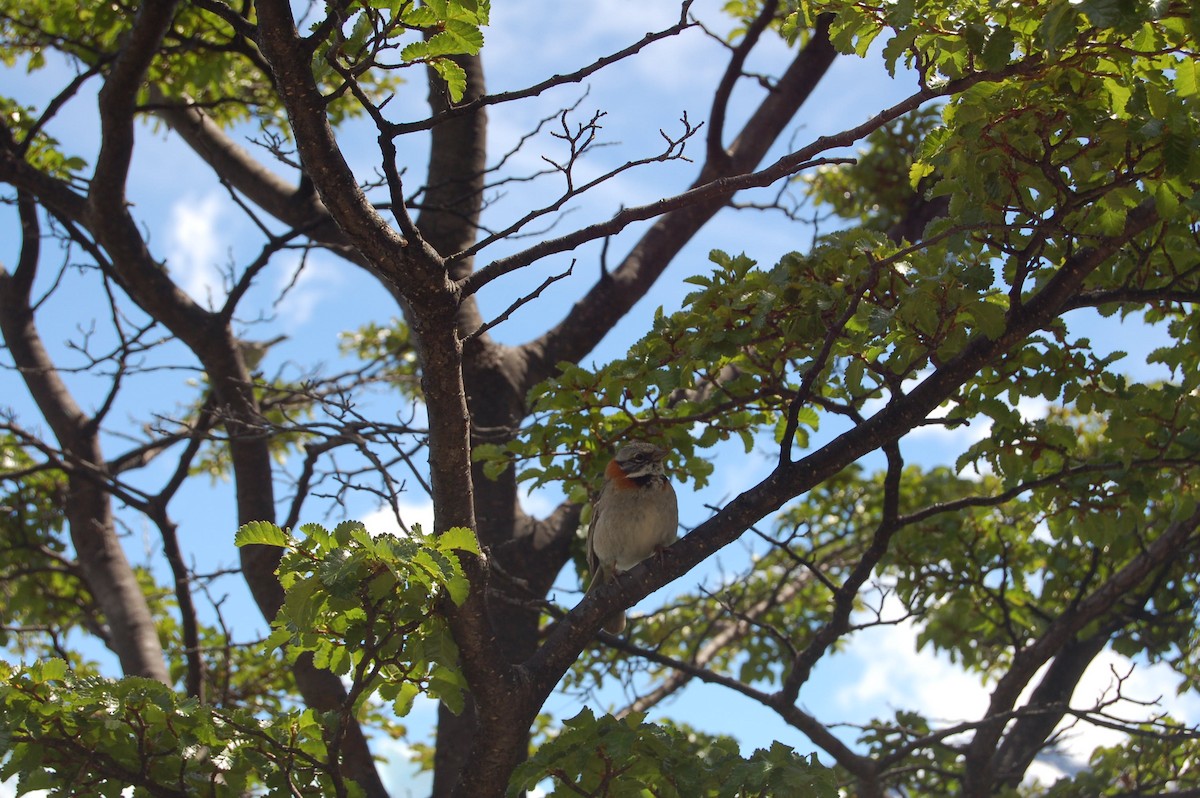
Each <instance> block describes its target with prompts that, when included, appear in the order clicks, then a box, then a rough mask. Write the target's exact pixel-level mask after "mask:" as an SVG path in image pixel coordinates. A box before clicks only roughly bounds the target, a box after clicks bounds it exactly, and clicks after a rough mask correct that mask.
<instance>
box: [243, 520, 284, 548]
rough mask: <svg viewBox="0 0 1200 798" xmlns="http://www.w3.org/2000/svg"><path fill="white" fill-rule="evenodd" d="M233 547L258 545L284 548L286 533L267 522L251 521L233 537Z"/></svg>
mask: <svg viewBox="0 0 1200 798" xmlns="http://www.w3.org/2000/svg"><path fill="white" fill-rule="evenodd" d="M233 542H234V545H236V546H248V545H251V544H259V545H263V546H279V547H286V546H287V545H288V540H287V533H286V532H284V531H283V530H282V529H280V528H279V527H278V526H276V525H275V524H272V523H271V522H269V521H251V522H249V523H247V524H242V526H241V527H239V528H238V531H237V534H236V535H234V537H233Z"/></svg>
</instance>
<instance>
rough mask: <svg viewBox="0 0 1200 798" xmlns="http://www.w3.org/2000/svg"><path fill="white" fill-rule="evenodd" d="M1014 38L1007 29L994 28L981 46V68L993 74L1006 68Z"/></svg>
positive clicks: (1014, 41) (1010, 56)
mask: <svg viewBox="0 0 1200 798" xmlns="http://www.w3.org/2000/svg"><path fill="white" fill-rule="evenodd" d="M1015 43H1016V37H1015V36H1014V35H1013V32H1012V31H1011V30H1009V29H1008V28H996V30H994V31H993V32H992V35H991V36H989V37H988V40H987V44H985V45H984V46H983V56H982V58H983V66H984V67H985V68H986V69H989V70H991V71H993V72H995V71H998V70H1000V69H1003V68H1004V67H1006V66H1008V62H1009V60H1010V59H1011V58H1012V53H1013V45H1014V44H1015Z"/></svg>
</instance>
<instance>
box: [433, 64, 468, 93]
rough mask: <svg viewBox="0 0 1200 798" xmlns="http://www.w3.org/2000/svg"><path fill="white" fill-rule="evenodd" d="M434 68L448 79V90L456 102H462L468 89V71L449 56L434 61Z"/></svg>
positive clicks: (445, 79) (443, 78) (444, 78)
mask: <svg viewBox="0 0 1200 798" xmlns="http://www.w3.org/2000/svg"><path fill="white" fill-rule="evenodd" d="M433 68H434V69H435V70H437V73H438V74H439V75H441V76H442V80H444V81H446V91H447V93H449V95H450V99H451V100H453V101H454V102H461V101H462V98H463V95H464V94H465V93H466V91H467V73H466V72H465V71H464V70H463V68H462V67H460V66H459V65H458V64H456V63H454V62H453V61H451V60H450V59H448V58H439V59H437V60H436V61H434V62H433Z"/></svg>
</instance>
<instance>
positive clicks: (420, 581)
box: [236, 521, 479, 717]
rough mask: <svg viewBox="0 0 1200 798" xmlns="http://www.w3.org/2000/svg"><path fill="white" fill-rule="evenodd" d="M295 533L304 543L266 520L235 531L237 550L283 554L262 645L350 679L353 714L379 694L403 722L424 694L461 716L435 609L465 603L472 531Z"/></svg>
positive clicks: (448, 645)
mask: <svg viewBox="0 0 1200 798" xmlns="http://www.w3.org/2000/svg"><path fill="white" fill-rule="evenodd" d="M298 531H299V532H301V533H303V534H304V535H305V537H304V538H302V539H301V538H296V537H293V536H292V535H290V534H289V533H287V532H285V531H284V530H283V529H281V528H279V527H278V526H276V525H274V524H270V523H267V522H252V523H249V524H245V525H243V526H242V527H241V528H240V529H239V530H238V534H237V538H236V542H237V545H239V546H248V545H269V546H281V547H285V548H286V552H285V553H284V555H283V559H282V560H281V561H280V565H279V569H278V573H279V579H280V583H281V584H282V585H283V588H284V592H285V597H284V603H283V606H282V608H281V609H280V611H279V614H278V615H277V616H276V618H275V620H274V622H273V623H272V626H273V631H272V632H271V635H270V636H269V637H268V638H267V642H266V644H267V646H268V648H273V647H280V648H283V650H284V651H285V653H286V656H287V658H288V660H289V661H294V660H295V659H296V658H297V657H299V656H300V655H301V654H304V653H310V654H311V655H312V657H313V664H314V665H316V666H317V667H318V668H322V669H325V670H329V671H332V672H333V673H336V674H338V675H339V676H343V677H347V678H350V679H351V680H352V684H353V688H352V690H351V697H352V699H353V700H354V702H355V707H356V708H358V707H361V706H362V704H363V703H364V702H365V701H366V700H367V698H369V697H370V696H372V695H378V697H379V698H381V699H383V700H384V701H387V702H390V703H391V706H392V709H393V710H394V711H395V713H396V714H397V715H399V716H401V717H402V716H404V715H406V714H408V711H409V710H410V709H411V708H412V704H413V701H415V700H416V697H417V696H418V695H419V694H422V693H425V694H428V695H430V696H432V697H433V698H437V699H439V700H441V701H443V702H445V703H446V704H447V706H450V707H452V708H456V709H461V708H462V706H463V702H464V700H465V689H466V683H465V682H464V681H463V678H462V675H461V673H460V671H459V668H458V649H457V647H456V646H455V644H454V641H453V639H452V638H451V636H450V633H449V630H448V628H447V626H446V622H445V619H444V617H443V614H442V612H441V611H440V609H439V606H440V604H441V602H443V601H451V602H453V603H455V604H461V603H462V602H463V600H465V598H466V593H467V590H468V582H467V578H466V576H465V575H464V573H463V570H462V565H461V563H460V562H459V559H458V555H457V554H456V551H459V550H462V551H469V552H473V553H475V554H478V553H479V547H478V543H477V542H476V540H475V536H474V534H473V533H472V532H471V531H470V530H468V529H464V528H454V529H451V530H449V531H447V532H445V533H444V534H441V535H438V536H436V537H426V536H423V535H421V533H420V530H419V529H416V530H414V532H413V534H412V535H411V536H408V537H397V536H395V535H390V534H379V535H373V534H371V533H370V532H368V531H367V529H366V527H365V526H363V525H362V524H361V523H359V522H350V521H347V522H343V523H341V524H338V525H337V526H336V527H335V528H334V529H333V530H332V531H330V530H326V529H325V528H324V527H322V526H320V525H319V524H305V525H303V526H301V527H300V529H299V530H298Z"/></svg>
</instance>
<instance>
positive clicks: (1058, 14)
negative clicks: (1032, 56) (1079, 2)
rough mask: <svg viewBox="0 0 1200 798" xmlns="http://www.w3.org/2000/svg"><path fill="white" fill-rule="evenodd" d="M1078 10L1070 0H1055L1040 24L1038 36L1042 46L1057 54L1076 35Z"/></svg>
mask: <svg viewBox="0 0 1200 798" xmlns="http://www.w3.org/2000/svg"><path fill="white" fill-rule="evenodd" d="M1077 19H1078V10H1077V9H1076V7H1075V5H1074V4H1073V3H1071V2H1070V1H1069V0H1055V1H1054V2H1053V3H1051V5H1050V8H1049V9H1048V10H1047V11H1046V16H1044V17H1043V18H1042V24H1041V25H1040V26H1038V38H1039V39H1040V41H1041V44H1042V47H1044V48H1045V49H1046V51H1047V52H1048V53H1049V54H1050V55H1051V56H1055V55H1057V54H1058V51H1059V50H1060V49H1062V46H1063V45H1064V44H1066V43H1067V42H1068V41H1070V40H1071V39H1072V38H1074V36H1075V22H1076V20H1077Z"/></svg>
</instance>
